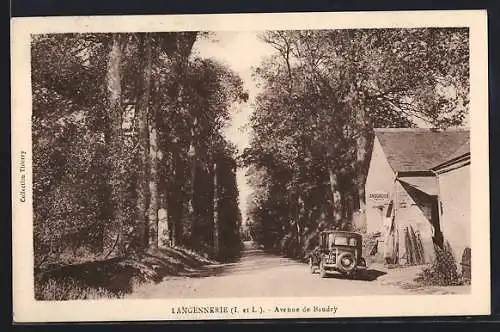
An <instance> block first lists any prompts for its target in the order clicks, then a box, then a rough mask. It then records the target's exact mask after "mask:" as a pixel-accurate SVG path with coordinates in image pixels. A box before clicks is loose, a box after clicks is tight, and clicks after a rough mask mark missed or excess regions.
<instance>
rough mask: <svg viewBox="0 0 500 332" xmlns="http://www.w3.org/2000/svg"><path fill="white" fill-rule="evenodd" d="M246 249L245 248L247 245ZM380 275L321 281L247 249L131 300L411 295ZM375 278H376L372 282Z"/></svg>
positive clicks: (142, 290)
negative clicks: (238, 256) (237, 256)
mask: <svg viewBox="0 0 500 332" xmlns="http://www.w3.org/2000/svg"><path fill="white" fill-rule="evenodd" d="M247 246H248V244H247ZM380 275H381V273H380V271H377V270H371V271H368V276H369V279H372V280H371V281H369V280H347V279H342V278H341V277H337V276H330V277H328V278H324V279H322V278H320V277H319V275H318V274H310V273H309V271H308V268H307V265H306V264H302V263H299V262H296V261H293V260H290V259H287V258H281V257H276V256H273V255H270V254H267V253H264V252H263V251H262V250H259V249H246V250H245V251H244V253H243V257H242V258H241V260H240V261H238V262H237V263H232V264H224V265H222V266H219V267H210V268H207V270H206V271H204V273H201V274H199V273H197V274H196V275H193V276H191V277H167V278H165V279H164V280H163V281H162V282H160V283H158V284H147V285H141V286H139V287H138V288H136V289H135V291H134V293H133V294H132V295H131V297H133V298H212V297H218V298H221V297H267V296H270V297H295V296H299V297H303V296H305V297H314V296H349V295H364V296H366V295H388V294H410V291H409V290H405V289H402V288H400V287H397V286H394V285H388V284H384V283H383V282H382V281H381V280H383V279H384V276H380ZM375 277H377V278H376V279H375Z"/></svg>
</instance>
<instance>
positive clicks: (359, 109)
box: [243, 29, 469, 257]
mask: <svg viewBox="0 0 500 332" xmlns="http://www.w3.org/2000/svg"><path fill="white" fill-rule="evenodd" d="M261 39H262V40H263V41H264V42H266V43H268V44H269V45H270V46H272V47H273V48H274V49H275V53H274V55H272V56H271V57H270V58H268V59H266V60H265V61H263V62H262V63H261V64H260V65H259V66H258V67H257V68H256V69H255V77H256V78H257V79H258V80H259V81H260V83H261V87H262V92H261V93H260V94H259V96H258V97H257V100H256V109H255V112H254V114H253V116H252V118H251V126H252V129H253V133H254V136H253V139H252V141H251V146H250V147H249V148H248V149H247V150H246V151H245V152H244V155H243V160H244V161H245V163H246V166H248V167H249V171H248V176H249V177H250V184H251V185H252V186H253V188H254V194H253V197H252V199H251V200H250V202H249V217H250V225H249V228H250V232H251V236H252V238H253V239H255V240H256V241H258V242H260V243H261V244H263V245H264V246H265V247H267V248H273V249H280V250H281V251H282V252H283V253H285V254H287V255H288V256H294V257H303V255H304V253H305V252H307V250H309V249H310V248H311V247H312V246H314V245H315V244H314V243H313V242H312V240H313V239H314V238H315V237H314V235H315V234H317V231H318V230H321V229H323V228H326V227H329V228H332V227H333V228H339V229H347V230H358V231H361V232H363V231H364V230H363V227H364V205H365V202H364V199H365V193H364V185H365V179H366V175H367V171H368V164H369V156H370V153H371V144H372V142H373V128H377V127H417V126H422V125H426V126H432V127H439V128H446V127H450V126H460V125H463V123H464V120H465V119H466V117H467V115H468V111H469V44H468V30H467V29H367V30H328V31H326V30H325V31H321V30H318V31H270V32H265V33H263V34H261Z"/></svg>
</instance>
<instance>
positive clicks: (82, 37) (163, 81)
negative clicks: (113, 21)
mask: <svg viewBox="0 0 500 332" xmlns="http://www.w3.org/2000/svg"><path fill="white" fill-rule="evenodd" d="M203 35H204V34H203V33H200V34H198V33H196V32H179V33H147V34H131V33H130V34H50V35H35V36H33V39H32V48H31V59H32V90H33V115H32V120H33V121H32V123H33V156H34V157H33V175H34V179H33V197H34V249H35V266H36V271H39V270H40V271H41V270H44V269H46V268H47V267H48V266H52V267H53V266H57V265H61V264H81V263H84V262H89V261H90V262H92V261H97V260H101V259H105V258H109V257H111V256H122V257H123V256H130V255H141V252H143V251H144V250H152V249H154V248H148V247H147V246H143V244H145V243H148V239H147V238H146V237H147V236H148V232H149V227H150V226H151V221H148V216H146V215H144V214H143V212H141V211H142V210H141V206H140V205H139V203H138V202H139V200H140V199H142V198H145V200H144V202H145V203H146V204H150V203H151V199H150V198H151V197H154V196H153V192H152V190H153V189H152V188H157V189H156V190H158V193H159V196H158V197H160V198H161V199H160V206H159V207H161V208H165V209H166V210H167V219H168V220H167V223H168V225H169V227H170V230H169V232H167V233H166V234H164V235H162V236H163V237H166V239H165V241H163V243H166V244H167V245H168V244H170V243H172V241H171V239H172V238H173V237H176V238H177V244H181V243H186V244H189V246H190V247H191V248H194V249H197V250H204V251H205V252H210V254H211V255H213V256H217V257H219V258H226V256H227V257H228V258H229V256H231V257H233V256H237V254H238V250H239V248H240V244H239V241H240V240H239V225H240V224H241V220H240V219H241V216H240V212H239V210H238V201H237V200H238V191H237V187H236V180H235V151H234V150H233V149H232V148H231V147H230V144H229V143H228V142H227V141H226V140H225V139H224V137H223V136H222V129H223V128H224V126H225V125H226V124H227V122H228V121H229V120H230V110H231V107H232V106H233V104H234V103H237V102H240V101H244V100H246V98H247V96H246V92H245V91H244V90H243V87H242V86H243V84H242V81H241V79H240V78H239V77H238V75H237V74H236V73H234V72H232V71H231V70H230V69H228V68H226V67H225V66H223V65H221V64H219V63H217V62H216V61H214V60H209V59H202V58H196V57H192V56H191V49H192V47H193V44H194V43H195V42H196V39H197V38H199V37H200V36H203ZM146 41H147V42H148V43H149V44H147V43H146ZM147 45H151V48H150V49H148V48H147V47H148V46H147ZM149 51H150V53H148V52H149ZM148 54H149V56H148ZM137 59H140V60H141V61H138V60H137ZM148 59H150V60H151V61H150V63H149V62H148ZM147 75H150V77H151V82H150V84H149V85H148V81H146V80H145V77H148V76H147ZM144 110H146V112H147V113H141V112H143V111H144ZM141 114H143V115H145V116H144V117H142V116H141ZM141 121H142V122H141ZM144 121H145V122H144ZM141 125H143V126H146V127H145V128H149V130H152V129H154V130H155V131H156V132H157V137H158V140H157V142H156V144H157V147H156V148H157V150H158V151H156V158H158V159H159V162H158V170H157V171H158V175H159V176H158V177H157V178H153V177H152V175H151V169H150V167H151V161H152V160H153V159H152V157H151V155H150V154H149V149H150V148H151V146H150V145H151V144H152V143H151V141H150V140H149V137H150V136H149V135H150V134H149V133H147V134H148V135H147V136H141V135H142V132H141V131H140V128H141ZM151 135H152V134H151ZM145 139H146V140H145ZM142 148H145V149H147V152H148V153H146V154H141V151H142V150H141V149H142ZM193 148H194V149H195V151H196V154H195V155H194V156H193V154H192V153H191V152H192V151H191V150H192V149H193ZM144 156H146V160H143V159H141V158H143V157H144ZM150 158H151V159H150ZM214 163H216V164H217V165H219V164H220V170H219V171H218V172H219V173H220V174H219V177H220V178H221V181H219V183H218V187H217V188H216V190H218V191H220V195H219V196H220V197H222V199H221V203H220V206H219V210H220V211H219V213H218V215H217V216H218V217H217V218H218V219H216V220H214V201H213V194H212V193H213V190H214V180H213V176H214V174H213V172H212V168H213V165H214ZM189 169H196V170H197V172H194V173H190V172H189V171H188V170H189ZM218 169H219V168H218ZM222 180H223V181H222ZM152 181H153V182H155V183H156V182H157V183H156V186H153V187H151V186H142V184H143V183H149V184H151V182H152ZM144 189H146V190H145V191H144ZM144 195H145V196H144ZM195 201H196V203H195V204H192V205H193V206H194V209H191V210H190V209H189V208H188V206H189V205H190V204H191V203H194V202H195ZM153 214H155V213H153ZM156 218H157V217H156ZM156 222H157V223H158V219H157V220H156ZM153 223H154V219H153ZM215 226H218V227H220V231H221V233H222V235H223V236H222V240H221V247H220V250H219V252H216V251H214V250H213V248H212V247H213V246H214V242H213V239H212V234H213V232H214V230H213V229H214V227H215ZM174 229H175V231H174ZM182 230H184V231H182ZM193 230H194V231H195V233H196V232H198V234H194V233H193ZM200 234H201V235H202V236H198V235H200ZM132 249H133V250H132ZM47 287H52V286H51V285H50V284H47ZM82 291H83V290H82ZM89 296H90V295H89Z"/></svg>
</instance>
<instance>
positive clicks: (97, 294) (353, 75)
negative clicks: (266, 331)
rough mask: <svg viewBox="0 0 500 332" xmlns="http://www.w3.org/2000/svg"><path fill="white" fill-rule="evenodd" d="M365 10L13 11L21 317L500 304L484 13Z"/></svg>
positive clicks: (369, 311) (482, 310) (445, 309)
mask: <svg viewBox="0 0 500 332" xmlns="http://www.w3.org/2000/svg"><path fill="white" fill-rule="evenodd" d="M351 14H352V15H351V16H350V14H349V13H342V14H340V13H317V14H307V13H306V14H293V15H287V14H241V15H194V16H193V15H192V16H189V15H185V16H154V17H150V18H147V16H143V17H108V18H104V17H100V18H97V17H94V18H93V17H87V18H76V17H75V18H70V17H66V18H30V19H18V21H17V22H14V23H13V25H12V26H13V39H12V53H11V54H12V60H13V65H12V66H13V67H12V70H13V79H12V80H13V111H12V112H13V122H12V132H13V149H12V163H13V170H14V172H13V189H12V190H13V194H12V196H13V243H14V248H13V250H14V271H13V273H14V274H13V278H14V320H16V317H17V318H18V319H19V320H21V321H31V320H40V321H79V320H87V321H88V320H108V319H109V320H119V319H126V320H144V319H151V320H162V319H167V320H175V319H191V320H192V319H195V320H196V319H255V318H300V317H332V318H333V317H352V316H361V317H365V316H366V317H371V316H406V315H425V314H427V315H434V314H450V315H454V314H455V315H461V314H467V315H471V314H486V313H488V312H489V301H490V300H489V268H490V267H489V242H488V241H489V233H488V232H489V207H488V202H489V194H488V141H487V139H488V137H487V111H488V109H487V93H488V92H487V76H486V75H487V54H486V39H485V36H486V31H485V26H486V14H485V13H484V12H482V11H463V12H460V11H455V12H438V11H436V12H434V13H431V12H420V13H419V12H406V13H400V14H398V13H397V12H392V13H389V12H387V13H385V14H384V13H371V14H369V13H351ZM259 19H261V20H260V21H259ZM14 21H15V20H14ZM427 21H428V22H427ZM315 22H316V23H315ZM16 23H17V25H16ZM133 23H136V24H135V25H134V24H133ZM308 24H309V25H308ZM16 29H17V30H16ZM16 33H17V34H16ZM16 52H17V53H16ZM472 159H474V160H472ZM473 253H474V255H473ZM472 257H474V259H472ZM473 261H474V262H473ZM385 301H388V302H391V304H387V306H386V305H384V306H380V304H381V303H384V302H385ZM28 302H29V304H28ZM437 302H439V303H441V305H437ZM90 303H92V304H93V306H92V308H89V309H88V310H87V309H85V308H87V307H88V306H89V304H90ZM357 303H361V305H359V304H357ZM377 303H378V304H377ZM426 303H429V306H426ZM16 304H18V305H16ZM448 304H449V305H448ZM472 304H475V305H472ZM364 306H365V307H364ZM404 306H407V307H406V308H405V307H404ZM366 307H367V308H366ZM381 307H385V308H381ZM36 308H38V309H36ZM56 308H59V309H56ZM105 308H107V309H105ZM148 308H151V310H149V309H148ZM426 309H427V310H428V311H427V312H425V310H426ZM106 310H108V311H109V312H108V315H109V316H105V313H104V312H103V311H106ZM16 311H17V312H16ZM35 311H36V312H37V313H35ZM106 317H108V319H106Z"/></svg>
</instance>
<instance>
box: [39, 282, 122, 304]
mask: <svg viewBox="0 0 500 332" xmlns="http://www.w3.org/2000/svg"><path fill="white" fill-rule="evenodd" d="M122 296H123V295H122V294H120V293H112V292H110V291H108V290H106V289H104V288H102V287H98V288H93V287H85V286H81V285H79V284H78V283H77V282H76V281H74V280H72V279H70V280H65V281H56V280H53V279H51V280H48V281H47V282H45V283H41V284H37V283H35V299H36V300H43V301H64V300H98V299H113V298H121V297H122Z"/></svg>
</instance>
